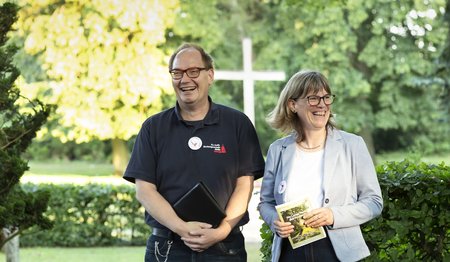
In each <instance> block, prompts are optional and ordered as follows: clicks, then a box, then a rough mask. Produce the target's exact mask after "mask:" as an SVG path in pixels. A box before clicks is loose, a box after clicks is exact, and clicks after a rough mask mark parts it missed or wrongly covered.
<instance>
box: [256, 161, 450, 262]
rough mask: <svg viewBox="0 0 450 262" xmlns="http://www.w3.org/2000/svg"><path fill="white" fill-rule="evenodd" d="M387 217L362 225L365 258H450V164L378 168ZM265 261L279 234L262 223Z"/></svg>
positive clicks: (401, 164) (407, 163) (391, 164)
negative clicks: (274, 236)
mask: <svg viewBox="0 0 450 262" xmlns="http://www.w3.org/2000/svg"><path fill="white" fill-rule="evenodd" d="M377 174H378V180H379V182H380V187H381V190H382V193H383V200H384V208H383V212H382V214H381V216H379V217H378V218H376V219H373V220H372V221H370V222H368V223H366V224H364V225H362V230H363V234H364V238H365V240H366V242H367V244H368V246H369V248H370V250H371V256H370V257H368V258H366V259H365V261H450V255H449V250H450V244H449V235H450V229H449V225H450V214H449V212H448V211H449V207H450V205H449V195H450V167H449V166H446V165H445V164H444V163H442V164H440V165H434V164H426V163H418V164H416V163H413V162H411V161H409V160H404V161H402V162H387V163H385V164H384V165H380V166H378V167H377ZM260 232H261V238H262V239H263V242H262V246H261V249H260V250H261V254H262V261H270V255H271V254H270V247H271V244H272V238H273V234H272V232H271V231H270V229H269V227H268V226H267V224H263V226H262V227H261V230H260Z"/></svg>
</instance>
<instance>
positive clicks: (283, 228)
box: [273, 220, 294, 238]
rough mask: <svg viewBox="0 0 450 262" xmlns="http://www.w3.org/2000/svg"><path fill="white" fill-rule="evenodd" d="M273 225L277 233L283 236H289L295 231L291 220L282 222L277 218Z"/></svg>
mask: <svg viewBox="0 0 450 262" xmlns="http://www.w3.org/2000/svg"><path fill="white" fill-rule="evenodd" d="M273 225H274V228H275V231H276V232H277V235H278V236H280V237H282V238H286V237H288V236H289V235H290V234H291V233H292V232H293V231H294V226H293V225H292V224H291V222H281V221H280V220H275V221H274V222H273Z"/></svg>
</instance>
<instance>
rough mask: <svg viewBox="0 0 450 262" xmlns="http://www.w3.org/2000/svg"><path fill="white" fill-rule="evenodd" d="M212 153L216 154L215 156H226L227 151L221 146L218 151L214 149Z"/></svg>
mask: <svg viewBox="0 0 450 262" xmlns="http://www.w3.org/2000/svg"><path fill="white" fill-rule="evenodd" d="M214 153H216V154H226V153H227V150H226V149H225V146H224V145H222V146H221V147H220V149H219V150H217V149H214Z"/></svg>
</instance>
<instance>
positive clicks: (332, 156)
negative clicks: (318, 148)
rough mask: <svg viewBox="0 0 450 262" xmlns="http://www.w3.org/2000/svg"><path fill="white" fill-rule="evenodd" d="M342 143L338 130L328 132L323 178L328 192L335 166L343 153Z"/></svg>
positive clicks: (324, 186)
mask: <svg viewBox="0 0 450 262" xmlns="http://www.w3.org/2000/svg"><path fill="white" fill-rule="evenodd" d="M341 149H342V142H341V136H340V134H339V132H337V131H336V130H330V131H329V132H328V136H327V141H326V144H325V156H324V161H325V164H324V170H323V172H324V177H323V188H324V191H325V192H326V191H327V189H328V188H329V186H330V183H331V180H332V178H333V175H334V172H333V170H335V166H336V163H337V159H338V157H339V152H342V150H341Z"/></svg>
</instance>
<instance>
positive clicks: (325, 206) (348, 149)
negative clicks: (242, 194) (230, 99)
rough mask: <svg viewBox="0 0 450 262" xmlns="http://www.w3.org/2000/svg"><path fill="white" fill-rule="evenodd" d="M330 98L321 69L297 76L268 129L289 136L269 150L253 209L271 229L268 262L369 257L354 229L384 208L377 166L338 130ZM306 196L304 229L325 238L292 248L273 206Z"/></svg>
mask: <svg viewBox="0 0 450 262" xmlns="http://www.w3.org/2000/svg"><path fill="white" fill-rule="evenodd" d="M333 101H334V95H333V94H332V92H331V89H330V86H329V85H328V81H327V79H326V78H325V77H324V76H323V75H322V74H321V73H319V72H315V71H300V72H298V73H296V74H295V75H294V76H292V77H291V79H290V80H289V81H288V83H287V84H286V86H285V87H284V89H283V91H282V92H281V95H280V97H279V100H278V103H277V105H276V107H275V109H274V110H273V111H272V112H271V113H270V114H269V117H268V122H269V124H270V125H271V126H272V127H274V128H275V129H278V130H280V131H282V132H284V133H286V134H289V135H288V136H286V137H284V138H281V139H279V140H277V141H275V142H273V143H272V144H271V145H270V147H269V151H268V153H267V159H266V167H265V170H264V178H263V181H262V186H261V201H260V203H259V205H258V210H259V212H260V214H261V216H262V218H263V220H264V221H265V222H266V223H267V224H268V225H269V226H270V228H271V230H272V232H274V233H275V234H274V240H273V245H272V261H274V262H276V261H357V260H360V259H362V258H364V257H367V256H369V255H370V252H369V249H368V247H367V245H366V243H365V242H364V239H363V236H362V233H361V229H360V227H359V225H361V224H362V223H365V222H367V221H369V220H370V219H372V218H374V217H376V216H378V215H379V214H380V213H381V210H382V208H383V200H382V197H381V190H380V186H379V184H378V180H377V175H376V172H375V168H374V165H373V162H372V159H371V157H370V154H369V152H368V150H367V147H366V145H365V143H364V141H363V139H362V138H361V137H360V136H356V135H354V134H350V133H347V132H344V131H341V130H337V129H336V128H335V126H334V124H333V122H332V113H331V104H332V103H333ZM304 199H309V200H310V203H311V209H309V212H307V213H305V214H304V215H303V219H304V220H305V225H306V226H309V227H313V228H316V227H324V228H325V231H326V233H327V234H326V235H327V237H326V238H322V239H320V240H317V241H315V242H312V243H310V244H307V245H305V246H301V247H299V248H296V249H292V247H291V245H290V243H289V241H288V240H287V237H288V236H289V235H290V233H292V232H293V228H294V226H293V225H291V223H289V222H284V223H283V222H281V221H280V220H279V218H278V215H277V211H276V209H275V206H277V205H280V204H283V203H287V202H291V201H298V200H304Z"/></svg>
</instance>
